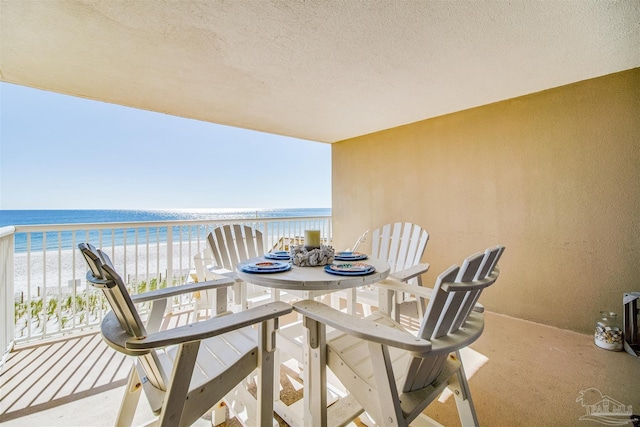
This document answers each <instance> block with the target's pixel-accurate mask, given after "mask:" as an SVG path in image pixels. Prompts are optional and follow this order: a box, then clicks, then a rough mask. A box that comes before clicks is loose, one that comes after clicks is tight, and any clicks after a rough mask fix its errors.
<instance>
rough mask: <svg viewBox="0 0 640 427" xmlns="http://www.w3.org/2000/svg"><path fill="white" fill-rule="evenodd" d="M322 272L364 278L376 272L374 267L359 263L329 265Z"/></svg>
mask: <svg viewBox="0 0 640 427" xmlns="http://www.w3.org/2000/svg"><path fill="white" fill-rule="evenodd" d="M324 271H326V272H327V273H330V274H337V275H339V276H366V275H367V274H371V273H373V272H374V271H376V269H375V267H373V266H371V265H369V264H363V263H361V262H353V263H344V264H331V265H327V266H326V267H325V268H324Z"/></svg>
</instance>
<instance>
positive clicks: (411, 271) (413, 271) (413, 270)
mask: <svg viewBox="0 0 640 427" xmlns="http://www.w3.org/2000/svg"><path fill="white" fill-rule="evenodd" d="M427 270H429V264H416V265H412V266H411V267H409V268H406V269H404V270H402V271H396V272H395V273H392V274H390V275H389V277H391V278H393V279H397V280H400V281H401V282H406V281H407V280H410V279H413V278H414V277H418V276H420V275H421V274H424V273H426V272H427Z"/></svg>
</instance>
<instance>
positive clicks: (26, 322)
mask: <svg viewBox="0 0 640 427" xmlns="http://www.w3.org/2000/svg"><path fill="white" fill-rule="evenodd" d="M222 224H246V225H249V226H251V227H254V228H256V229H258V230H260V231H262V233H263V236H264V241H265V242H264V243H265V246H266V247H265V249H266V250H269V249H271V248H274V247H282V248H284V246H286V245H288V243H289V242H290V241H295V239H299V238H300V236H303V235H304V230H306V229H318V230H321V234H322V236H323V239H325V241H328V242H330V241H331V236H332V228H331V217H297V218H277V219H276V218H260V219H252V220H247V219H237V220H229V219H222V220H189V221H158V222H130V223H96V224H58V225H24V226H15V227H3V228H0V268H1V270H0V294H1V295H2V300H3V304H2V305H3V307H2V311H3V314H2V315H0V316H2V317H0V321H1V322H2V328H1V332H0V339H1V341H0V345H2V347H1V348H2V349H4V350H5V354H6V351H8V350H10V348H11V346H12V345H13V343H14V342H24V341H30V340H36V339H43V338H46V337H49V336H52V335H57V334H62V333H66V332H71V331H74V330H78V329H85V328H90V327H93V326H96V325H98V324H99V323H100V321H101V320H102V317H103V315H104V313H105V310H106V304H105V301H104V300H103V299H102V295H101V294H100V293H99V292H98V291H96V290H95V289H93V288H91V287H90V286H89V285H88V283H87V282H86V280H85V273H86V266H85V263H84V260H83V259H82V256H81V255H80V253H79V251H78V250H77V245H78V244H79V243H82V242H90V243H92V244H93V245H95V246H96V247H99V248H101V249H102V250H103V251H105V252H106V253H107V254H108V255H109V256H110V257H111V258H112V260H113V262H114V264H115V266H116V268H117V269H118V271H119V272H120V273H121V275H122V277H123V278H124V280H125V282H126V283H127V285H128V287H129V289H130V292H131V293H133V294H135V293H139V292H144V291H148V290H151V289H154V288H156V287H163V286H174V285H176V284H181V283H184V282H185V281H186V280H187V278H188V273H189V271H191V270H192V269H193V267H194V266H193V256H194V255H195V254H197V253H198V252H200V251H202V250H204V249H205V248H206V247H207V243H206V236H207V234H208V233H209V232H210V231H211V230H212V229H213V228H215V227H216V226H220V225H222ZM190 304H192V301H191V300H190V299H188V297H187V299H175V300H174V301H173V308H177V307H181V306H184V305H190Z"/></svg>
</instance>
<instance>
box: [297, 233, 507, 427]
mask: <svg viewBox="0 0 640 427" xmlns="http://www.w3.org/2000/svg"><path fill="white" fill-rule="evenodd" d="M503 250H504V247H502V246H496V247H492V248H489V249H487V250H486V251H485V252H484V253H476V254H474V255H471V256H470V257H468V258H467V259H465V261H464V263H463V265H462V267H458V266H457V265H453V266H451V267H449V268H448V269H447V270H445V271H444V272H443V273H442V274H440V276H438V278H437V280H436V283H435V286H434V288H433V290H430V289H427V288H422V289H421V290H420V293H421V294H424V295H427V296H430V299H429V305H428V307H427V310H426V311H425V315H424V318H423V321H422V324H421V327H420V330H419V333H418V336H417V337H416V336H414V335H413V334H411V333H410V332H408V331H406V330H405V329H404V328H403V327H402V326H401V325H400V324H399V323H398V322H396V321H395V320H393V319H392V318H390V317H388V316H387V315H385V314H383V313H382V312H376V313H374V314H373V315H371V316H369V317H368V318H365V319H361V318H356V317H354V316H351V315H348V314H346V313H343V312H341V311H338V310H335V309H333V308H331V307H329V306H326V305H324V304H321V303H319V302H316V301H312V300H305V301H300V302H297V303H295V304H294V310H296V311H298V312H300V313H301V314H302V315H303V316H304V322H305V326H306V327H307V328H308V329H309V332H308V337H309V339H308V344H309V346H310V347H311V349H312V350H311V352H312V353H313V352H315V354H311V355H310V357H309V364H310V365H311V366H310V368H309V369H311V373H312V378H320V379H322V378H326V372H325V371H324V367H325V361H326V366H328V367H329V368H330V369H331V371H332V372H333V373H334V374H335V375H336V376H337V377H338V379H339V380H340V381H341V382H342V383H343V384H344V386H345V387H346V388H347V390H348V391H349V393H350V396H348V397H349V398H350V397H354V398H355V400H356V401H357V402H358V403H359V404H360V405H361V407H362V408H352V412H351V413H350V414H348V419H347V420H346V421H348V420H350V419H354V418H355V417H356V416H358V415H359V413H360V412H361V411H362V410H364V411H366V412H367V414H368V415H369V416H370V417H371V418H373V420H374V421H375V423H376V424H377V425H381V426H394V427H395V426H408V425H409V424H410V423H411V422H412V421H413V420H414V419H416V418H417V417H418V416H419V415H420V414H421V413H422V411H423V410H424V409H425V408H426V407H427V406H428V405H429V404H430V403H431V402H432V401H433V400H434V399H436V398H437V397H438V395H439V394H440V393H441V392H442V391H443V390H444V388H445V387H449V388H450V389H452V391H453V392H454V395H455V397H456V404H457V406H458V412H459V415H460V420H461V422H462V425H463V426H468V425H472V424H473V425H478V420H477V416H476V413H475V409H474V407H473V403H472V400H471V393H470V391H469V385H468V383H467V380H466V377H465V374H464V369H463V367H462V364H461V362H460V360H459V354H458V350H459V349H461V348H463V347H465V346H467V345H469V344H471V343H472V342H474V341H475V340H476V339H478V337H479V336H480V334H481V333H482V330H483V327H484V318H483V315H482V312H483V308H482V306H480V305H478V304H477V300H478V298H479V296H480V294H481V293H482V291H483V290H484V289H485V288H486V287H487V286H489V285H491V284H493V283H494V282H495V281H496V279H497V278H498V274H499V269H498V267H497V262H498V259H499V258H500V256H501V254H502V252H503ZM386 282H388V283H389V284H390V285H393V286H394V287H395V288H396V289H397V290H399V291H401V290H403V288H405V287H407V285H406V284H403V283H401V282H398V281H394V280H387V281H386ZM326 326H330V327H332V328H335V331H332V332H331V334H329V336H327V335H326ZM325 349H326V352H325ZM314 372H316V373H315V374H314ZM312 386H313V387H315V388H314V389H313V390H312V392H311V396H312V399H315V401H314V402H312V404H311V409H310V410H311V411H312V413H314V415H315V418H314V421H315V422H316V423H317V425H327V424H328V425H344V424H342V423H343V422H344V421H345V420H344V419H335V418H333V417H332V414H331V413H329V416H328V417H327V413H326V401H323V399H322V397H323V396H324V395H325V393H326V391H325V389H324V388H325V386H326V384H325V382H323V381H316V382H315V383H314V384H312ZM352 406H353V405H352ZM343 415H344V414H343Z"/></svg>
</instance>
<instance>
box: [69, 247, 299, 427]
mask: <svg viewBox="0 0 640 427" xmlns="http://www.w3.org/2000/svg"><path fill="white" fill-rule="evenodd" d="M78 247H79V249H80V251H81V252H82V255H83V256H84V258H85V260H86V262H87V265H88V266H89V271H88V272H87V280H88V281H89V282H90V283H91V284H92V285H93V286H94V287H96V288H99V289H101V290H102V291H103V292H104V295H105V297H106V298H107V301H108V302H109V304H110V306H111V309H112V310H111V311H110V312H109V313H108V314H107V315H106V316H105V318H104V320H103V321H102V327H101V331H102V336H103V339H104V340H105V341H106V343H107V344H108V345H110V346H111V347H113V348H114V349H115V350H117V351H119V352H121V353H124V354H127V355H130V356H133V357H135V358H136V363H135V366H134V368H133V369H132V370H131V374H130V376H129V382H128V384H127V387H126V389H125V396H124V399H123V401H122V404H121V407H120V412H119V414H118V418H117V422H116V425H118V426H121V425H122V426H125V425H131V423H132V421H133V416H134V413H135V409H136V407H137V404H138V400H139V397H140V392H141V390H144V392H145V395H146V397H147V400H148V401H149V403H150V405H151V409H152V410H153V412H154V413H155V414H156V415H159V420H158V421H159V424H160V425H161V426H187V425H191V424H193V423H194V422H195V421H196V420H197V419H198V418H199V417H201V416H202V415H204V414H205V413H206V412H208V410H209V409H211V408H212V407H213V406H214V405H215V404H216V403H217V402H219V401H220V400H221V399H223V398H225V395H228V396H231V397H232V398H234V399H235V398H236V396H237V395H238V394H242V395H243V397H245V398H246V396H250V394H249V393H248V392H246V390H244V391H243V390H241V389H239V387H240V386H238V385H239V384H240V385H242V387H244V384H243V381H244V380H245V379H246V377H247V376H249V375H250V374H251V373H252V372H253V371H255V370H256V368H257V369H258V391H257V394H258V398H257V401H256V400H254V401H253V405H254V406H255V410H253V411H251V413H248V416H249V417H253V419H248V420H247V421H246V424H248V425H261V426H272V424H273V397H274V396H273V389H274V378H273V372H274V371H273V369H274V365H273V360H274V358H273V352H274V350H275V330H276V325H277V318H278V317H279V316H281V315H284V314H287V313H290V312H291V307H290V306H289V305H288V304H286V303H283V302H274V303H270V304H266V305H263V306H260V307H256V308H254V309H251V310H248V311H244V312H241V313H235V314H230V315H228V316H221V317H217V318H214V319H210V320H206V321H203V322H199V323H193V324H189V325H186V326H181V327H176V328H173V329H170V330H165V331H160V332H156V330H157V329H158V328H157V326H159V322H158V321H157V320H153V319H154V318H155V316H156V315H157V313H159V314H160V317H161V316H162V314H163V313H164V308H165V307H166V301H167V299H170V298H172V297H174V296H177V295H180V294H184V293H190V292H194V291H201V290H206V289H211V288H218V287H223V286H230V285H233V283H234V281H233V280H232V279H229V278H224V279H220V280H217V281H209V282H203V283H194V284H190V285H184V286H176V287H170V288H165V289H160V290H156V291H152V292H148V293H145V294H140V295H135V296H133V297H131V296H130V295H129V293H128V292H127V290H126V287H125V284H124V282H123V281H122V278H121V277H120V276H119V275H118V273H116V271H115V269H114V267H113V264H112V263H111V260H110V259H109V257H108V256H107V255H106V254H104V253H103V252H101V251H100V250H97V249H96V248H95V247H93V246H92V245H89V244H86V243H81V244H80V245H78ZM150 301H153V303H154V306H153V308H152V314H151V317H152V319H150V320H151V323H154V324H153V325H150V324H149V323H148V324H147V325H144V324H143V323H142V321H141V319H140V316H139V314H138V312H137V310H136V308H135V306H134V303H140V302H150ZM158 307H159V308H158ZM254 324H259V327H258V329H257V330H256V329H254V328H252V327H251V325H254ZM246 402H247V403H249V404H251V403H250V402H249V401H248V400H246ZM232 403H233V402H232ZM247 412H249V411H247Z"/></svg>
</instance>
